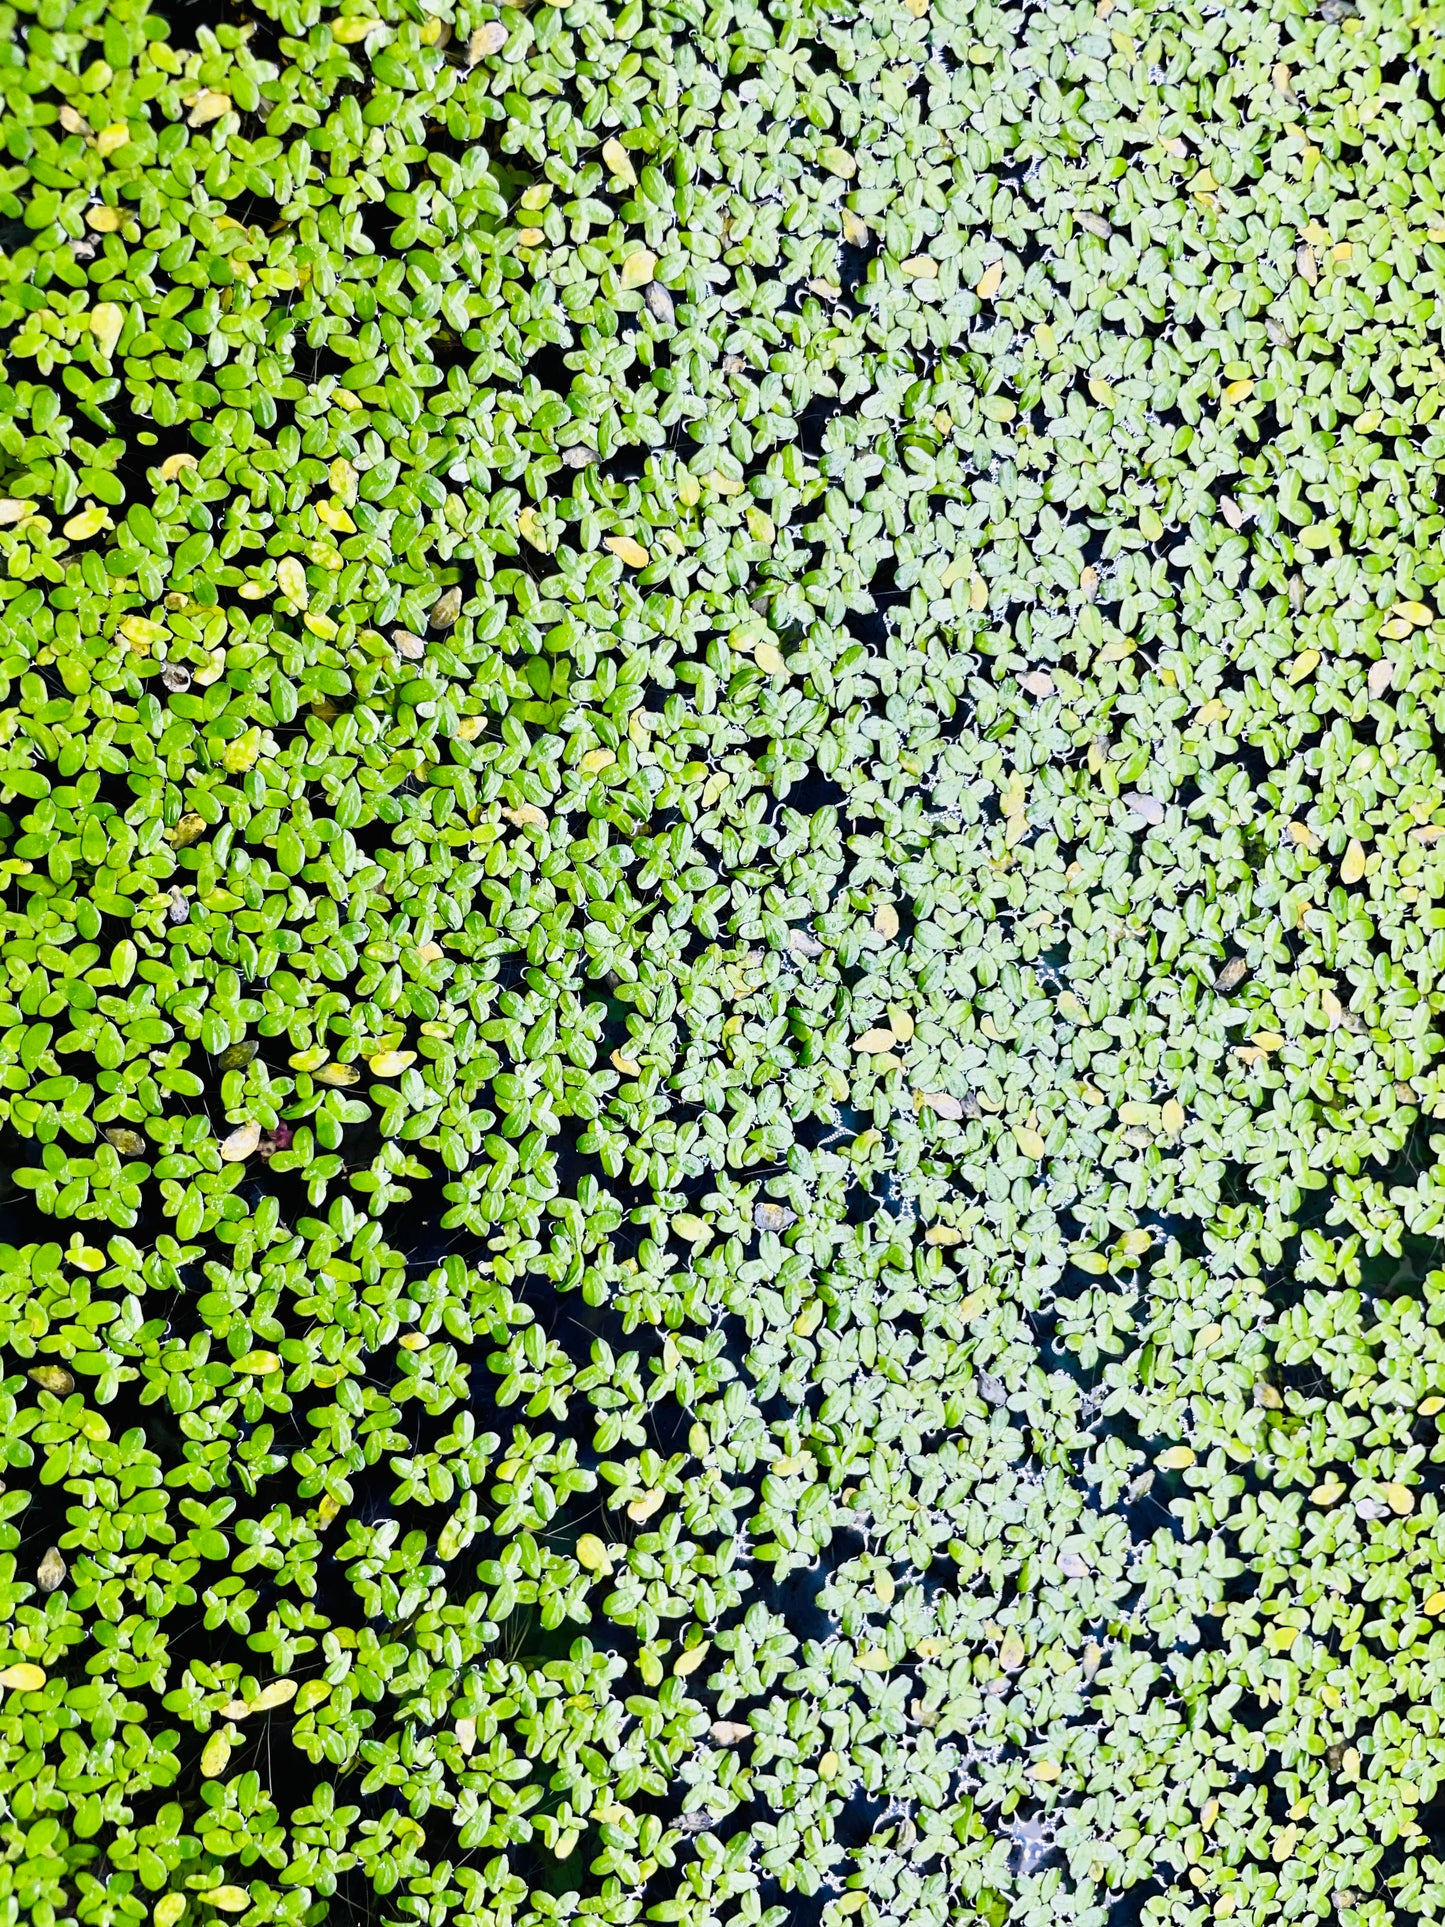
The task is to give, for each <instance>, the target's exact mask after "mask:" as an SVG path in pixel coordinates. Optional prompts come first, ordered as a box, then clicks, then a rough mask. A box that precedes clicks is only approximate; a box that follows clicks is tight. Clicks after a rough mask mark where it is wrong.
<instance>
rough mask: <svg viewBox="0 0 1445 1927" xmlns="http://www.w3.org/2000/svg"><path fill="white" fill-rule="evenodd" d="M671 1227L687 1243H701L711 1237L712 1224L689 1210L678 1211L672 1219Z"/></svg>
mask: <svg viewBox="0 0 1445 1927" xmlns="http://www.w3.org/2000/svg"><path fill="white" fill-rule="evenodd" d="M672 1229H673V1231H674V1232H675V1233H676V1235H677V1236H678V1237H679V1238H682V1239H684V1240H685V1241H686V1242H687V1243H688V1244H693V1245H696V1244H702V1243H703V1242H704V1241H705V1240H706V1239H709V1238H711V1237H712V1226H711V1225H710V1224H709V1223H708V1222H707V1220H706V1218H699V1217H697V1216H695V1215H694V1213H692V1212H691V1211H679V1212H678V1214H677V1216H676V1217H675V1218H674V1219H673V1220H672Z"/></svg>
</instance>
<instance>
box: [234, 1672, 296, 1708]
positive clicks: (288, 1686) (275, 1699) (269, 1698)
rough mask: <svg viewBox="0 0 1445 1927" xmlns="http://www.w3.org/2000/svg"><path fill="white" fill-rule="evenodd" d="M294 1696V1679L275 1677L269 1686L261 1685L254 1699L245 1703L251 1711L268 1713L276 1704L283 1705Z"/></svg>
mask: <svg viewBox="0 0 1445 1927" xmlns="http://www.w3.org/2000/svg"><path fill="white" fill-rule="evenodd" d="M295 1697H296V1681H295V1680H294V1679H275V1680H272V1682H271V1684H270V1685H269V1686H263V1687H262V1688H261V1691H260V1692H259V1693H257V1695H256V1697H255V1698H254V1699H250V1700H247V1702H246V1705H247V1706H248V1707H249V1709H250V1710H251V1712H253V1713H270V1712H272V1711H273V1710H274V1709H275V1708H276V1707H278V1706H285V1705H286V1704H287V1703H288V1702H289V1701H291V1700H294V1699H295Z"/></svg>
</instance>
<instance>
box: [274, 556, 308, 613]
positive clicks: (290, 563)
mask: <svg viewBox="0 0 1445 1927" xmlns="http://www.w3.org/2000/svg"><path fill="white" fill-rule="evenodd" d="M276 586H277V587H278V588H279V589H280V591H281V593H282V595H284V596H285V597H287V598H288V600H290V601H291V602H294V603H295V604H296V606H297V608H298V609H304V608H305V607H306V605H307V603H308V602H309V601H310V599H311V592H310V590H309V589H308V588H307V586H306V571H305V569H304V568H303V567H302V565H301V563H300V562H299V561H298V559H297V558H296V557H295V556H294V555H283V556H282V558H281V560H280V561H279V562H278V563H277V564H276Z"/></svg>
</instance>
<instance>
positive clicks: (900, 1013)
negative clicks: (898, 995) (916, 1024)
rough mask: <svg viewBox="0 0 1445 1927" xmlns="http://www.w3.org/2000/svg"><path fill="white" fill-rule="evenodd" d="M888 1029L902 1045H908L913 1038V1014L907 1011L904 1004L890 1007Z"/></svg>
mask: <svg viewBox="0 0 1445 1927" xmlns="http://www.w3.org/2000/svg"><path fill="white" fill-rule="evenodd" d="M888 1028H889V1029H890V1030H891V1031H892V1032H893V1035H894V1036H895V1037H896V1038H897V1040H898V1042H899V1043H900V1044H907V1043H910V1042H911V1041H912V1038H913V1013H912V1011H909V1010H905V1009H904V1007H903V1006H902V1004H890V1005H889V1006H888Z"/></svg>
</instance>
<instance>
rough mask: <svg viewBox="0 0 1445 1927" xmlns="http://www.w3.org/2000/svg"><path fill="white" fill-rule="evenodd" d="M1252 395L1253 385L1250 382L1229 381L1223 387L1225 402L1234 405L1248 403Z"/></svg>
mask: <svg viewBox="0 0 1445 1927" xmlns="http://www.w3.org/2000/svg"><path fill="white" fill-rule="evenodd" d="M1253 393H1254V383H1253V382H1252V381H1231V382H1229V383H1228V384H1227V386H1226V387H1225V390H1224V399H1225V400H1226V401H1227V402H1235V403H1237V402H1242V401H1248V400H1249V398H1250V396H1251V395H1252V394H1253Z"/></svg>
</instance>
